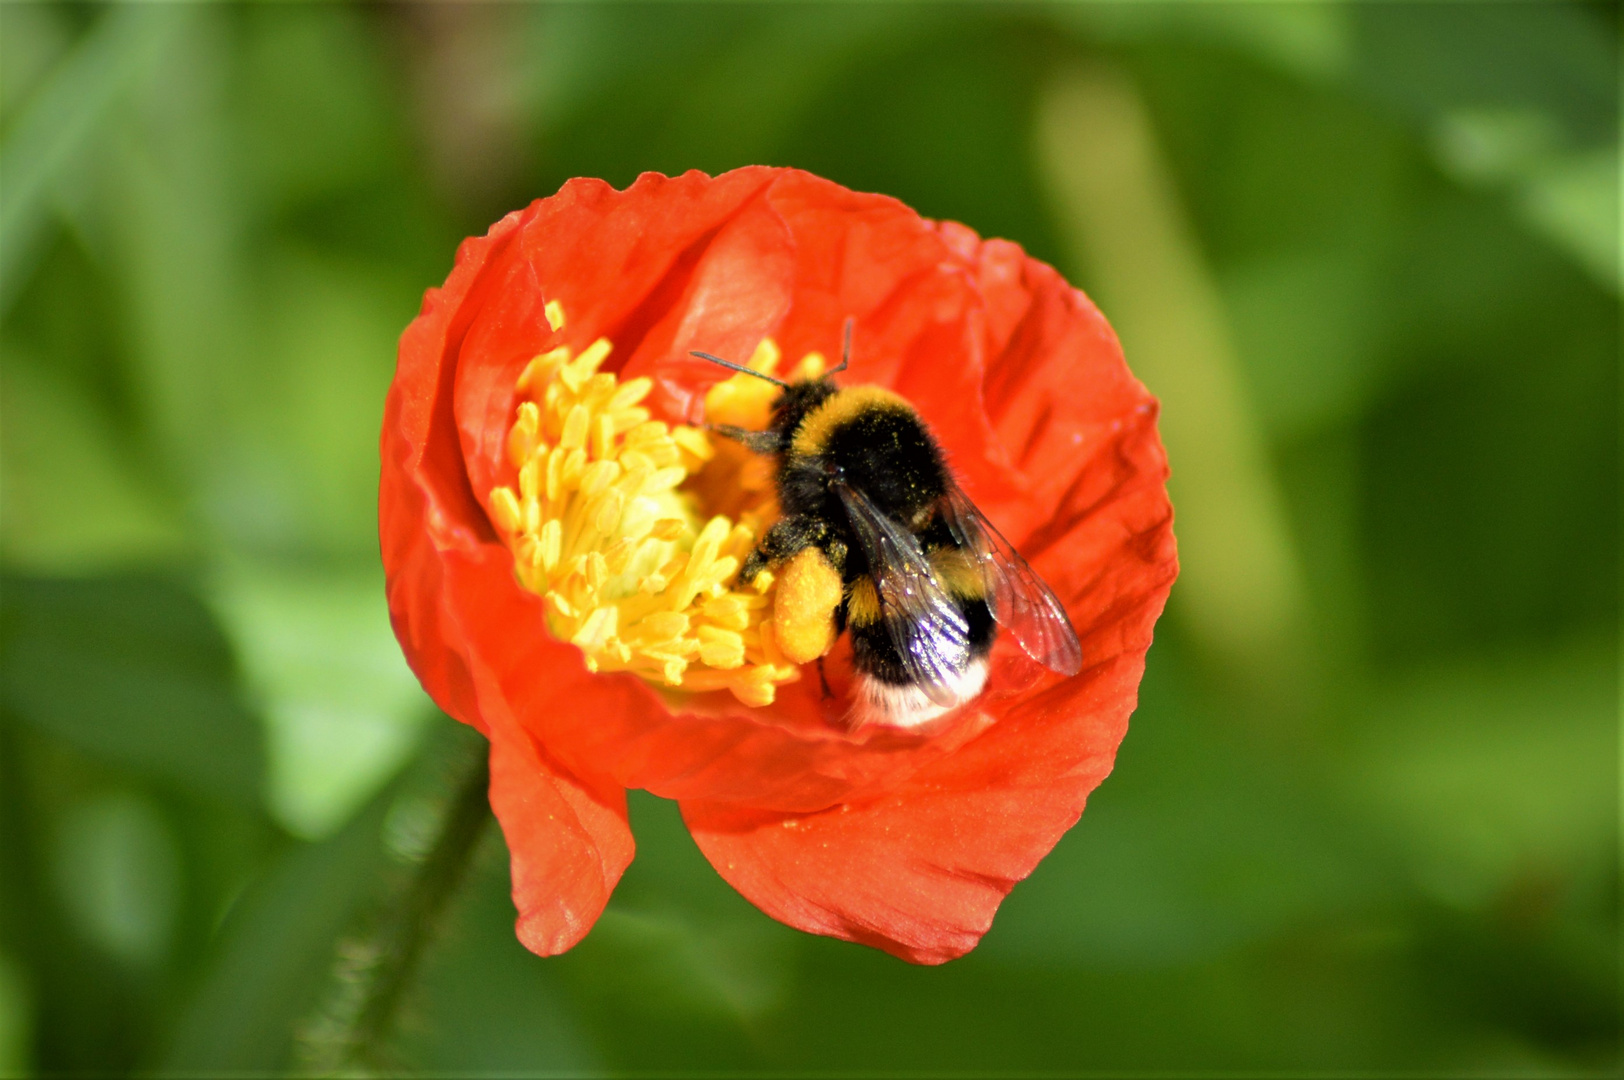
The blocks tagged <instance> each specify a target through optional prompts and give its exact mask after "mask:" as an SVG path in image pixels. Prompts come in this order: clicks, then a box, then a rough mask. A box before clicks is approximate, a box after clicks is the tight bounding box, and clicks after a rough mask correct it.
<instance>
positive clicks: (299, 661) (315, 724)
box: [212, 561, 434, 838]
mask: <svg viewBox="0 0 1624 1080" xmlns="http://www.w3.org/2000/svg"><path fill="white" fill-rule="evenodd" d="M212 595H213V600H214V603H215V606H216V608H217V610H218V611H219V612H220V613H221V617H222V619H223V621H224V623H225V625H226V627H227V629H228V632H229V633H230V635H231V638H232V641H233V642H234V643H235V645H236V647H237V650H238V653H239V655H240V656H241V657H242V662H243V667H244V669H245V671H246V673H247V681H248V685H249V687H250V688H251V690H252V692H253V694H254V696H255V698H256V700H257V701H258V703H259V706H260V710H261V711H262V712H263V714H264V716H265V718H266V724H267V732H268V735H269V750H270V773H269V777H268V784H267V793H266V797H267V800H268V803H269V806H270V809H271V812H272V814H273V815H274V816H275V817H276V819H277V820H278V821H279V822H280V823H281V824H282V825H283V826H284V827H285V828H287V829H288V830H289V831H291V832H293V833H294V834H295V835H298V836H303V837H306V838H319V837H323V836H326V835H328V834H330V833H332V832H333V831H334V830H336V829H337V828H338V827H339V826H341V825H342V824H343V823H344V822H345V821H346V820H348V818H349V817H350V815H351V814H352V813H354V811H355V810H356V809H357V808H358V807H360V806H361V805H362V804H363V803H365V802H366V801H367V800H368V799H369V798H370V797H371V796H372V795H373V794H374V793H375V792H376V791H377V790H378V789H379V788H380V787H381V786H382V785H383V784H384V782H385V781H387V780H388V779H389V777H390V776H392V775H394V773H395V772H397V771H398V770H399V768H400V766H401V765H402V764H403V763H404V762H405V761H406V759H407V757H409V756H410V754H411V753H412V751H413V750H414V749H415V748H416V747H417V745H418V742H419V740H420V738H421V736H422V734H423V732H424V730H425V721H427V720H428V719H429V717H431V716H432V715H434V708H433V705H432V704H431V703H430V701H429V700H428V697H427V695H425V694H424V693H423V691H422V689H421V688H420V687H419V686H418V683H417V678H416V676H414V675H413V674H412V672H411V669H410V668H408V667H407V666H406V662H405V660H404V659H403V658H402V657H401V652H400V646H399V645H398V644H397V643H396V641H395V635H394V631H393V630H391V629H390V626H389V611H388V607H387V605H386V603H385V601H384V591H383V576H382V574H381V573H380V572H379V571H378V569H377V568H375V567H366V568H364V569H362V570H359V571H352V572H343V571H339V572H336V573H335V572H327V573H323V572H321V571H320V570H318V569H316V568H314V567H301V566H295V567H293V568H278V567H277V566H275V565H273V564H264V563H248V562H241V561H235V562H233V561H227V562H225V563H224V564H222V565H221V567H220V570H219V572H218V573H217V574H216V575H215V587H214V589H213V591H212Z"/></svg>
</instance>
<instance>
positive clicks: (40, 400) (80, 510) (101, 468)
mask: <svg viewBox="0 0 1624 1080" xmlns="http://www.w3.org/2000/svg"><path fill="white" fill-rule="evenodd" d="M131 465H132V462H131V460H130V457H129V455H128V454H127V453H124V452H122V451H121V447H120V446H119V442H118V437H117V435H116V434H115V433H114V432H113V431H112V430H110V429H109V425H107V424H106V423H105V421H104V418H103V414H102V412H101V410H99V409H97V408H95V407H94V406H92V405H91V404H90V403H88V402H86V401H85V400H84V399H83V398H82V397H81V396H79V395H78V394H75V393H74V392H73V391H72V390H70V389H69V388H68V386H66V385H64V383H63V381H62V380H60V379H57V378H54V377H53V376H52V375H50V374H47V373H46V372H43V371H41V370H39V365H38V364H37V363H35V362H31V360H29V359H24V358H22V357H20V356H18V355H17V353H16V352H15V351H14V350H10V349H8V350H6V351H5V352H4V353H0V503H3V505H4V513H3V514H0V556H3V557H4V558H5V559H6V561H7V562H8V563H9V564H11V565H13V566H16V567H21V568H27V569H31V570H36V571H47V572H56V573H63V572H67V573H74V572H77V573H84V572H87V571H96V570H102V569H107V568H110V567H116V566H119V565H121V564H122V565H126V566H127V565H130V564H132V563H139V562H149V563H150V562H152V561H174V560H175V559H176V558H177V557H180V556H183V555H184V554H185V553H186V552H187V550H188V548H189V547H190V546H191V545H190V541H189V540H188V538H187V537H186V535H185V533H184V531H183V529H182V526H181V523H180V522H179V521H177V520H176V516H175V515H174V514H173V513H172V512H171V511H170V510H169V508H168V507H166V506H165V505H164V503H163V502H162V501H161V500H160V499H159V498H157V497H156V496H155V495H154V494H153V493H152V491H151V490H150V487H149V485H148V484H147V482H146V478H145V477H144V476H141V475H140V474H139V473H138V472H137V471H136V470H134V469H132V467H131Z"/></svg>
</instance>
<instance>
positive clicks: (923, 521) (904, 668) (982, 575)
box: [693, 321, 1082, 727]
mask: <svg viewBox="0 0 1624 1080" xmlns="http://www.w3.org/2000/svg"><path fill="white" fill-rule="evenodd" d="M693 355H694V356H697V357H699V358H701V359H704V360H708V361H710V362H712V363H715V364H720V365H721V366H723V367H726V368H730V369H732V370H734V371H739V372H743V373H745V374H748V375H754V376H756V377H757V378H761V379H766V380H767V381H768V382H772V383H775V384H777V385H778V386H780V387H781V388H782V390H783V392H782V393H781V394H779V396H778V398H777V400H776V401H775V402H774V403H773V409H772V420H771V422H770V424H769V425H768V428H767V430H765V431H747V430H745V429H742V428H737V427H732V426H727V425H717V426H716V427H715V428H714V429H713V430H715V431H716V432H717V433H718V434H720V435H722V436H724V437H727V438H731V439H735V440H737V441H738V442H740V443H742V444H744V446H745V447H747V448H748V449H750V450H752V451H754V452H756V453H761V454H770V455H772V456H773V457H774V458H775V459H776V475H775V486H776V488H777V493H778V501H779V505H780V507H781V508H782V511H783V516H782V517H780V518H779V520H778V521H777V522H775V523H774V524H773V525H772V526H771V527H770V528H769V529H768V530H767V533H766V534H765V535H764V536H763V537H762V539H761V542H760V544H759V545H758V546H757V548H756V550H755V551H754V552H752V553H751V554H750V556H749V557H748V558H747V559H746V560H745V563H744V566H743V567H742V568H741V569H740V578H741V580H743V581H745V582H749V581H751V580H753V579H754V578H755V577H756V576H757V575H759V574H760V573H761V572H762V571H763V570H765V569H768V568H771V569H772V571H773V573H774V575H775V578H776V582H777V593H776V598H775V601H774V605H775V607H774V619H773V625H774V632H775V634H776V635H777V639H778V643H779V647H780V648H781V649H782V651H783V652H784V655H785V656H786V657H787V658H788V659H789V660H791V661H792V662H794V663H797V664H804V663H808V662H810V661H813V660H818V661H820V663H821V660H822V657H823V656H824V654H825V653H827V652H828V651H829V648H830V647H831V646H832V645H833V644H834V641H835V639H836V637H838V636H839V635H840V634H841V633H842V632H846V633H849V635H850V639H851V649H852V667H853V669H854V672H855V674H856V676H857V679H856V683H855V686H854V699H855V700H854V703H853V708H852V713H851V715H850V717H849V719H850V722H851V723H852V726H853V727H859V726H862V725H863V724H868V723H876V724H885V725H889V726H893V727H915V726H918V725H920V724H923V723H926V722H928V721H930V720H933V719H935V718H936V717H938V716H941V715H942V714H944V713H946V712H948V711H949V710H951V709H954V708H956V707H958V706H959V705H962V704H964V703H965V702H967V701H969V700H970V699H972V698H974V697H976V696H977V695H978V694H980V693H981V692H982V690H983V689H984V688H985V687H986V683H987V674H988V657H989V654H990V653H991V651H992V646H993V641H994V639H995V637H996V635H997V632H998V629H999V628H1002V629H1004V630H1007V631H1008V632H1009V633H1010V634H1011V635H1012V636H1013V637H1014V638H1015V640H1016V641H1017V642H1018V643H1019V644H1020V646H1021V648H1022V649H1023V650H1024V651H1025V652H1026V654H1027V655H1028V656H1030V657H1032V658H1033V659H1034V660H1037V661H1038V662H1039V663H1041V664H1043V665H1044V666H1046V667H1048V668H1051V669H1053V670H1054V671H1057V672H1059V673H1061V674H1063V675H1072V674H1075V673H1076V672H1077V670H1078V669H1079V668H1080V667H1081V666H1082V650H1081V647H1080V646H1079V645H1078V642H1077V634H1076V631H1074V630H1073V629H1072V625H1071V621H1070V620H1069V619H1068V618H1067V616H1066V610H1065V608H1064V607H1063V606H1061V604H1060V601H1059V600H1058V599H1057V598H1056V597H1055V595H1054V593H1053V592H1052V591H1050V589H1049V587H1048V586H1047V585H1045V584H1044V583H1043V580H1042V579H1041V578H1039V577H1038V575H1037V574H1036V573H1035V572H1034V571H1033V570H1032V568H1031V567H1030V566H1028V565H1027V563H1026V560H1024V559H1022V558H1021V556H1020V555H1019V554H1017V553H1016V551H1015V549H1014V548H1013V547H1012V546H1011V545H1010V543H1009V542H1008V541H1007V540H1005V539H1004V537H1003V536H1002V535H1001V534H1000V533H999V532H998V530H997V529H996V528H994V527H993V525H992V523H991V522H989V521H988V520H987V518H986V517H985V515H983V514H982V513H981V511H980V510H978V509H976V507H975V505H974V504H973V503H972V502H971V501H970V500H969V498H967V497H966V496H965V494H964V492H963V491H962V490H961V489H960V488H959V486H958V484H957V482H956V481H955V480H954V478H953V474H952V472H951V471H950V470H949V469H948V467H947V464H946V462H945V461H944V460H943V457H942V451H941V448H940V447H939V446H938V445H937V444H936V440H935V439H934V438H932V437H931V434H930V431H929V430H928V429H927V428H926V426H925V423H924V421H923V420H922V419H921V418H920V416H919V414H918V413H917V412H916V411H915V410H914V408H913V406H912V405H910V404H909V403H908V402H907V401H906V400H904V399H903V398H902V397H900V396H898V395H897V394H894V393H892V392H891V391H889V390H886V389H884V388H882V387H878V386H851V387H841V386H838V385H836V383H835V381H834V378H833V376H835V375H838V374H839V373H840V372H842V371H844V370H846V367H847V366H848V364H849V363H850V359H851V322H850V321H848V322H847V324H846V330H845V341H844V348H843V349H842V356H841V362H840V365H839V366H838V367H836V368H834V369H832V370H831V371H829V372H828V373H826V374H824V375H822V376H820V377H817V378H810V379H803V380H799V381H796V382H794V383H787V382H783V381H782V380H779V379H776V378H773V377H772V376H770V375H768V374H765V373H764V372H759V371H755V370H753V369H751V368H747V367H744V366H742V365H740V364H735V363H732V362H730V361H727V360H723V359H721V358H720V357H717V356H712V355H711V354H709V353H703V352H695V353H693ZM820 670H821V669H820Z"/></svg>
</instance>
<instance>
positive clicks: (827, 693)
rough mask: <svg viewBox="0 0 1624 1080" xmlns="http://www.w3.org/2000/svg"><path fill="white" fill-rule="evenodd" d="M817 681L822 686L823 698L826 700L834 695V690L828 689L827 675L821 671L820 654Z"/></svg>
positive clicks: (821, 659) (821, 660)
mask: <svg viewBox="0 0 1624 1080" xmlns="http://www.w3.org/2000/svg"><path fill="white" fill-rule="evenodd" d="M818 682H819V683H820V684H822V686H823V700H825V701H828V700H829V699H830V698H832V697H834V696H835V692H834V691H833V690H831V689H829V676H827V675H825V674H824V673H823V657H821V656H820V657H818Z"/></svg>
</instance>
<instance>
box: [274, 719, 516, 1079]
mask: <svg viewBox="0 0 1624 1080" xmlns="http://www.w3.org/2000/svg"><path fill="white" fill-rule="evenodd" d="M465 745H468V749H466V750H464V751H463V755H465V760H461V761H459V762H458V763H457V764H456V766H455V767H453V768H450V769H448V770H447V771H448V773H449V774H450V779H451V783H450V784H448V785H447V789H448V792H447V797H446V800H445V802H444V804H443V806H444V809H443V811H442V813H441V814H440V825H439V830H438V832H437V833H436V834H435V836H434V839H433V843H432V845H431V846H429V847H428V849H427V851H426V852H424V853H423V854H422V856H421V859H420V860H417V865H416V867H415V868H414V871H413V872H412V873H411V874H410V876H409V877H407V878H406V879H405V880H404V881H403V882H401V883H400V885H399V886H398V887H396V888H394V889H392V890H391V891H390V893H389V895H388V896H387V897H386V898H385V899H384V900H383V901H382V902H381V903H380V904H379V906H378V907H377V909H375V911H374V912H373V914H372V916H371V918H370V919H369V920H368V922H367V925H366V929H365V930H364V931H363V932H362V933H360V934H357V935H354V936H351V937H347V938H345V939H343V940H341V941H340V942H339V944H338V948H337V954H338V955H337V960H336V963H335V967H334V980H333V986H332V989H331V991H330V993H329V996H328V999H327V1001H326V1002H325V1003H324V1004H323V1007H322V1009H321V1011H320V1013H319V1014H318V1015H317V1017H316V1018H315V1019H314V1021H313V1022H312V1023H311V1024H309V1025H308V1026H307V1027H306V1028H305V1029H304V1030H303V1031H302V1032H301V1033H300V1039H299V1042H300V1046H299V1051H300V1052H299V1055H298V1056H299V1058H300V1065H301V1067H302V1071H304V1072H306V1073H312V1074H323V1075H348V1076H356V1075H369V1074H371V1073H373V1072H375V1071H378V1070H384V1071H388V1070H390V1069H391V1065H392V1063H391V1062H389V1061H388V1060H387V1059H388V1057H389V1052H388V1044H389V1041H390V1039H391V1037H392V1036H393V1035H394V1032H395V1027H396V1022H397V1018H398V1014H399V1012H400V1008H401V1004H402V1002H403V1001H404V999H405V996H406V992H407V990H408V988H409V987H410V986H411V982H412V979H413V976H414V975H415V973H416V969H417V965H418V962H419V960H420V959H421V958H422V955H423V952H424V949H425V948H426V947H427V946H428V944H429V943H430V942H431V941H432V940H433V936H434V930H435V927H436V925H437V924H438V922H439V919H440V916H441V915H442V914H443V912H444V910H445V907H446V904H447V903H448V902H449V901H450V899H451V898H452V896H454V895H455V893H456V891H457V886H458V885H459V884H460V883H461V881H462V878H463V876H464V874H465V873H466V871H467V869H468V864H469V862H470V861H471V858H472V856H473V853H474V850H475V848H476V847H477V846H478V843H479V838H480V836H481V835H482V834H483V833H484V830H485V825H486V823H487V822H488V821H489V820H490V818H491V811H490V803H489V797H488V790H489V787H490V764H489V759H488V755H487V753H486V747H485V742H484V740H483V739H474V740H470V744H465Z"/></svg>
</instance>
